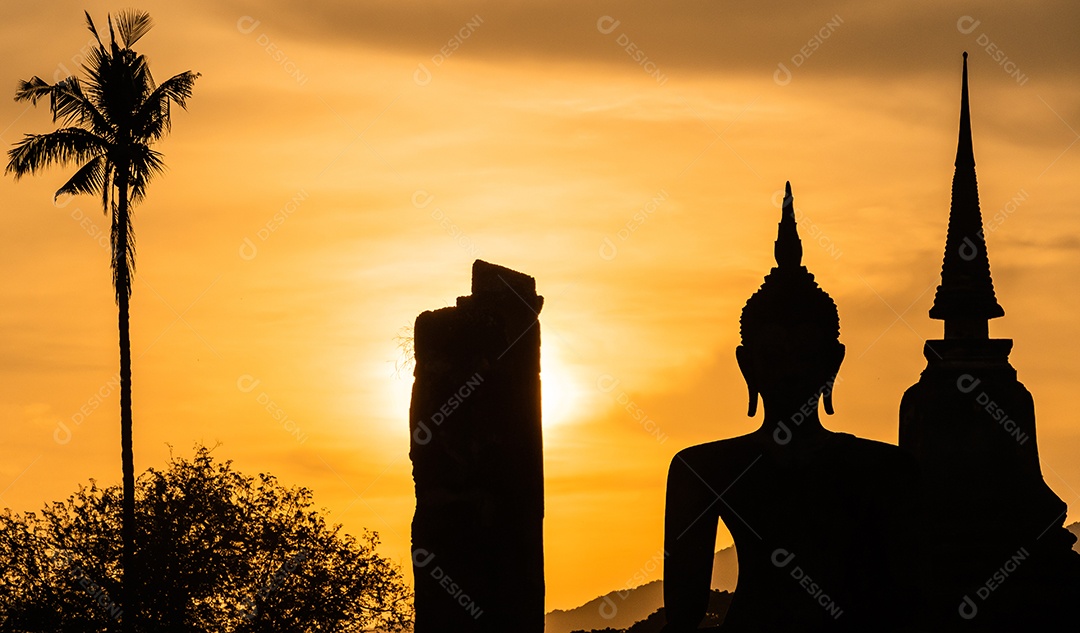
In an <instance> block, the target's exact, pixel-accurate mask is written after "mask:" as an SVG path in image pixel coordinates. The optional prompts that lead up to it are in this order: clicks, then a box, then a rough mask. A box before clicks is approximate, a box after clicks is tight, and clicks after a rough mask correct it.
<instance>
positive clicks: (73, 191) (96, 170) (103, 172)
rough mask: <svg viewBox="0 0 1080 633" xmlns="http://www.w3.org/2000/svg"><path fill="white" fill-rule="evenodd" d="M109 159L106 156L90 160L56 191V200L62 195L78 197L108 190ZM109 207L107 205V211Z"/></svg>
mask: <svg viewBox="0 0 1080 633" xmlns="http://www.w3.org/2000/svg"><path fill="white" fill-rule="evenodd" d="M107 167H108V159H107V158H106V156H105V155H98V156H95V157H94V158H92V159H90V161H89V162H87V163H86V164H85V165H83V166H82V167H80V168H79V171H77V172H75V175H74V176H72V177H71V178H70V179H69V180H68V181H67V182H66V183H65V184H64V186H63V187H60V188H59V189H57V190H56V195H55V196H54V197H55V198H58V197H60V196H61V195H62V194H65V193H66V194H70V195H78V194H81V193H101V191H102V190H103V189H108V187H109V181H108V180H107V179H106V176H107V174H108V168H107ZM107 208H108V206H107V205H106V209H107Z"/></svg>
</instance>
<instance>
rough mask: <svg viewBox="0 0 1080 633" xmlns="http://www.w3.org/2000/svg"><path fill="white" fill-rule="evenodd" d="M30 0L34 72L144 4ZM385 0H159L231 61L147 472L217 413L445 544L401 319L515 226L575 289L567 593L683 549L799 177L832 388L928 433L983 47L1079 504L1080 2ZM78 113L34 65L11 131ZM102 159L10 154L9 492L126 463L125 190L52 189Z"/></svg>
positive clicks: (3, 497) (1026, 355)
mask: <svg viewBox="0 0 1080 633" xmlns="http://www.w3.org/2000/svg"><path fill="white" fill-rule="evenodd" d="M11 4H12V3H8V4H7V5H5V6H4V7H3V8H2V9H0V14H2V17H3V19H0V25H2V26H0V34H2V37H0V47H2V50H0V60H2V61H0V85H5V86H8V88H9V89H10V90H11V93H10V94H11V95H13V94H14V88H15V82H16V80H17V79H25V78H29V77H30V76H31V75H34V74H37V75H41V76H42V77H44V78H46V79H47V80H50V81H51V80H53V79H56V78H59V77H61V76H63V74H65V73H66V71H67V70H72V69H74V68H75V66H76V65H77V62H78V59H77V58H78V56H79V48H80V47H81V46H83V45H85V43H86V42H87V40H88V38H89V33H88V32H87V31H86V30H85V28H84V26H83V18H82V10H83V9H84V8H88V9H89V10H90V11H91V13H92V14H93V15H94V17H95V19H98V20H104V15H105V13H106V12H107V11H109V10H113V11H115V10H116V9H118V8H121V7H119V6H113V5H109V4H106V3H102V2H96V1H95V2H85V1H84V2H79V3H74V2H68V1H66V0H65V1H61V2H52V3H49V4H48V5H45V6H29V5H26V6H11ZM360 4H361V3H350V2H344V1H341V2H330V3H326V2H321V3H317V4H316V5H315V6H314V7H312V6H309V5H307V3H305V4H304V5H301V4H300V3H296V6H295V7H293V6H291V5H290V3H286V2H280V1H278V2H254V1H252V2H233V3H218V2H209V1H197V2H190V3H184V7H183V8H181V7H180V6H179V5H177V4H176V3H166V2H157V1H155V2H143V3H141V4H140V5H139V8H143V9H146V10H148V11H149V12H150V13H151V15H152V16H153V17H154V18H155V20H156V22H157V26H156V27H155V28H154V29H153V30H152V31H151V32H150V34H149V35H147V36H146V37H145V38H144V39H143V40H142V41H141V42H140V44H139V48H140V50H142V51H143V52H145V53H146V54H147V55H148V56H149V57H150V60H151V63H152V68H153V70H154V72H155V75H156V77H157V78H158V79H164V78H166V77H168V76H170V75H172V74H175V73H177V72H180V71H183V70H189V69H191V70H196V71H199V72H202V73H203V77H202V78H201V79H199V81H198V83H197V85H196V89H195V95H194V97H193V99H192V101H191V107H190V110H189V111H188V112H181V111H176V112H175V113H174V129H173V134H172V136H171V137H170V138H168V139H167V140H166V141H165V142H163V143H162V144H161V145H160V146H159V149H160V150H161V151H163V152H164V154H165V158H166V162H167V164H168V165H169V170H168V172H167V173H166V174H165V175H163V176H161V177H159V178H158V179H157V180H156V181H155V182H154V183H152V185H151V188H150V190H149V195H148V198H147V200H146V202H145V203H144V204H143V205H142V206H140V207H139V208H138V210H137V212H136V225H135V226H136V234H137V237H138V249H139V250H138V280H137V282H136V283H135V288H134V296H133V300H132V338H133V356H134V408H135V425H136V426H135V459H136V468H137V469H138V470H139V471H142V470H145V469H146V468H148V467H151V466H154V467H161V466H162V465H163V464H164V463H165V462H166V460H167V459H168V455H169V450H170V448H169V446H170V445H171V446H172V447H174V450H175V451H177V452H178V453H179V454H183V455H190V453H191V447H192V446H193V445H194V444H195V443H196V442H204V443H207V444H211V445H212V444H215V443H218V442H220V443H221V447H220V448H218V449H217V453H216V454H217V455H219V456H220V457H221V458H231V459H234V460H235V462H236V465H237V467H238V468H239V469H240V470H241V471H243V472H247V473H249V474H255V473H257V472H260V471H269V472H272V473H274V474H276V475H278V476H279V477H280V478H281V480H282V481H283V482H285V483H288V484H297V485H305V486H308V487H311V488H313V489H314V490H315V496H316V502H317V503H318V504H319V505H320V506H324V507H326V508H327V509H328V510H329V512H330V515H331V518H332V520H336V521H340V522H342V523H344V524H345V526H346V528H347V530H349V531H352V532H358V531H360V530H361V529H363V528H365V527H366V528H370V529H374V530H377V531H378V532H379V533H380V534H381V536H382V538H383V541H384V546H383V552H384V553H385V554H387V555H389V556H391V557H392V558H394V559H395V560H397V561H399V562H400V563H402V564H403V566H404V567H405V568H406V572H407V573H411V572H410V570H409V569H408V564H407V563H408V542H409V523H410V520H411V517H412V509H413V498H412V484H411V478H410V464H409V460H408V455H407V452H408V442H409V438H408V422H407V407H408V398H409V389H410V387H411V376H410V375H409V372H408V369H407V368H406V369H405V370H404V371H396V368H397V367H400V365H401V362H402V359H403V355H402V352H401V350H400V348H399V342H400V339H399V338H398V337H400V336H401V335H403V334H405V333H406V331H405V330H404V328H406V327H408V326H410V325H411V323H412V321H413V319H414V318H415V317H416V315H417V314H419V313H420V312H421V311H423V310H426V309H432V308H437V307H441V306H444V305H451V304H453V302H454V299H455V297H456V296H458V295H460V294H465V293H467V292H468V288H469V270H470V264H471V262H472V260H473V259H474V258H476V257H480V258H483V259H486V260H488V261H492V262H495V263H498V264H502V265H505V266H509V267H511V268H515V269H517V270H520V271H523V272H526V273H528V274H530V275H533V276H535V277H536V279H537V288H538V291H539V292H540V293H541V294H543V295H544V296H545V299H546V300H545V303H544V310H543V312H542V314H541V323H542V328H543V357H544V361H543V368H544V374H543V377H544V384H545V388H546V389H547V393H546V394H545V407H546V420H545V434H546V437H545V446H546V454H545V459H546V477H547V499H546V503H547V518H546V523H545V530H546V561H547V583H548V607H549V608H569V607H573V606H576V605H578V604H581V603H583V602H585V601H586V600H588V599H591V598H593V597H595V596H596V595H598V594H601V593H604V592H606V591H610V590H612V589H619V588H623V587H624V586H625V585H626V584H627V583H628V581H632V584H638V582H640V580H641V579H642V578H645V579H653V578H659V577H660V569H659V565H658V564H657V562H656V561H657V558H656V557H657V555H658V552H659V551H660V550H661V543H662V521H663V505H664V499H663V485H664V477H665V473H666V468H667V463H668V461H669V460H670V458H671V456H672V455H673V454H674V453H675V452H676V451H678V450H679V449H680V448H683V447H685V446H688V445H690V444H695V443H700V442H704V441H709V440H713V439H718V438H722V437H729V436H732V435H737V434H742V433H745V432H748V431H750V430H752V429H753V428H755V427H756V425H757V424H758V422H759V421H755V420H750V419H748V418H746V416H745V390H744V386H743V383H742V380H741V378H740V376H739V374H738V370H737V368H736V366H735V362H734V353H733V349H734V347H735V346H736V344H737V336H738V325H737V324H738V317H739V310H740V309H741V306H742V304H743V302H744V301H745V299H746V298H747V297H748V296H749V295H750V294H751V293H752V292H753V291H754V290H755V289H756V287H757V286H758V285H759V284H760V282H761V279H762V277H763V276H764V275H765V274H766V273H767V272H768V269H769V267H770V266H771V265H772V262H771V256H772V240H773V239H774V237H775V230H776V222H777V220H778V218H779V209H778V206H777V205H778V204H779V197H778V193H777V192H778V191H779V190H780V189H782V187H783V184H784V181H785V180H791V182H792V186H793V189H794V194H795V205H796V207H797V208H798V209H799V211H800V229H801V231H802V235H803V240H804V249H805V251H806V255H805V257H804V263H806V264H807V265H808V267H809V268H810V270H811V271H812V272H813V273H814V274H815V275H816V277H817V279H818V281H819V282H820V283H821V285H822V286H823V287H824V288H825V289H826V290H827V291H828V292H829V293H830V294H831V295H832V296H833V298H834V299H835V300H836V302H837V304H838V306H839V310H840V316H841V340H842V342H844V343H845V344H846V345H847V360H846V362H845V364H844V366H843V369H842V370H841V382H840V384H839V387H838V389H837V392H836V396H835V402H836V409H837V414H836V415H835V416H834V417H832V418H827V419H826V420H825V422H826V425H827V426H829V428H832V429H834V430H842V431H847V432H851V433H856V434H858V435H861V436H865V437H870V438H874V439H880V440H886V441H890V442H895V441H896V427H897V409H898V406H899V402H900V397H901V395H902V393H903V391H904V389H906V388H907V387H908V386H909V385H911V384H912V383H914V382H915V381H916V380H917V379H918V376H919V372H920V371H921V370H922V368H923V366H924V360H923V358H922V341H923V340H924V339H926V338H937V337H939V336H940V333H941V325H940V324H939V323H938V322H934V321H930V320H929V319H928V317H927V314H926V313H927V310H928V309H929V307H930V305H931V303H932V301H933V290H934V287H935V286H936V284H937V283H938V273H939V270H940V264H941V253H942V249H943V246H944V237H945V228H946V221H947V214H948V208H949V185H950V179H951V176H952V159H953V155H954V152H955V143H956V140H955V139H956V123H957V117H958V102H959V76H960V52H961V51H962V50H965V49H966V50H968V51H970V52H971V58H970V71H971V98H972V120H973V127H974V138H975V155H976V160H977V162H978V174H979V178H980V193H981V199H982V206H983V214H984V220H985V221H986V222H987V225H988V227H987V242H988V249H989V253H990V260H991V266H992V272H993V275H994V281H995V285H996V289H997V294H998V297H999V300H1000V302H1001V304H1002V305H1003V306H1004V308H1005V310H1006V313H1007V316H1006V317H1005V318H1003V319H998V320H996V321H994V322H993V323H992V324H991V335H992V336H998V337H1008V338H1013V339H1014V340H1015V345H1014V351H1013V353H1012V357H1011V358H1012V363H1013V365H1014V366H1015V367H1016V368H1017V370H1018V371H1019V377H1020V379H1021V380H1022V381H1023V382H1024V383H1025V384H1026V385H1027V387H1028V388H1029V389H1030V390H1031V391H1032V393H1033V394H1034V396H1035V401H1036V406H1037V414H1038V416H1037V422H1038V428H1039V438H1038V439H1039V446H1040V449H1041V457H1042V463H1043V471H1044V474H1045V476H1046V479H1047V481H1048V482H1049V484H1050V486H1051V487H1052V488H1053V489H1054V490H1055V491H1056V492H1057V493H1058V494H1059V495H1060V496H1061V497H1062V498H1063V499H1064V500H1065V501H1066V502H1067V503H1069V504H1070V506H1072V508H1073V510H1072V511H1071V512H1070V515H1069V521H1070V522H1071V521H1075V520H1078V519H1080V513H1078V511H1077V508H1080V495H1078V494H1077V492H1076V491H1077V490H1080V460H1077V459H1076V456H1077V455H1080V426H1078V425H1077V423H1076V422H1075V421H1074V416H1073V415H1071V414H1070V408H1071V407H1072V405H1073V394H1074V393H1075V385H1077V384H1078V383H1080V367H1078V366H1077V363H1076V362H1075V360H1076V359H1077V358H1080V324H1078V322H1077V319H1076V318H1075V316H1074V315H1076V314H1078V313H1080V292H1077V291H1078V290H1080V259H1078V258H1077V257H1076V255H1077V253H1078V251H1080V240H1078V238H1077V236H1078V235H1080V218H1078V216H1077V214H1076V213H1075V210H1076V209H1077V208H1080V190H1078V189H1077V188H1076V187H1075V186H1070V185H1072V183H1073V182H1075V177H1074V175H1075V174H1076V172H1077V169H1078V168H1080V149H1078V148H1076V147H1074V145H1075V144H1076V141H1077V140H1078V139H1080V134H1078V132H1077V130H1078V129H1080V86H1078V85H1077V81H1076V77H1078V76H1080V43H1078V41H1077V39H1076V37H1075V32H1074V31H1075V24H1077V22H1078V20H1080V7H1078V6H1076V5H1075V3H1067V2H1057V3H1055V2H1044V3H1041V4H1042V5H1044V6H1043V7H1042V8H1041V9H1036V8H1033V7H1032V6H1025V7H1023V8H1017V9H1008V8H1006V7H1007V6H1008V5H1007V3H1003V2H998V3H978V4H976V3H937V2H919V3H911V2H890V3H886V4H880V3H877V4H874V5H873V6H866V5H864V4H862V3H838V4H823V5H821V6H808V5H803V4H799V5H793V6H792V7H786V6H785V5H783V4H780V3H755V4H754V5H753V8H732V7H730V6H728V5H727V4H726V3H715V2H693V3H683V4H681V5H679V6H678V7H677V8H676V9H667V8H665V9H662V10H661V9H659V8H656V7H655V6H651V5H650V6H648V7H643V6H634V7H631V6H626V4H625V3H616V2H606V3H577V2H570V1H568V0H565V1H564V0H559V1H545V2H539V1H533V2H522V3H512V5H511V6H506V3H498V2H494V1H482V2H454V3H450V2H418V1H413V2H390V1H389V0H386V1H379V2H368V3H362V5H363V6H359V5H360ZM666 6H668V5H667V4H665V7H666ZM631 45H632V47H631ZM628 47H630V53H629V54H628V52H627V48H628ZM988 47H989V51H988ZM804 48H805V51H802V52H800V51H801V49H804ZM443 49H445V50H443ZM638 51H640V53H641V54H640V57H635V56H636V55H637V54H638ZM999 52H1000V55H1001V57H1000V58H995V55H998V54H999ZM806 53H809V54H806ZM73 58H74V61H73ZM780 64H783V66H784V67H783V68H781V66H780ZM785 69H786V71H785ZM50 129H52V125H51V123H50V121H49V116H48V112H47V108H46V107H39V108H37V109H27V108H26V105H25V104H21V103H15V102H13V101H12V100H10V99H2V100H0V141H2V142H3V145H4V146H5V147H10V145H11V143H13V142H14V141H16V140H17V139H19V138H20V136H21V135H22V134H24V133H27V132H44V131H48V130H50ZM70 172H71V169H70V168H69V169H62V170H61V169H58V170H54V171H50V172H49V173H47V174H46V175H44V176H37V177H28V178H26V179H24V180H22V181H20V182H19V183H15V182H13V180H12V179H11V178H10V177H6V178H4V179H3V180H0V200H2V206H3V208H4V213H2V214H0V234H2V235H3V236H4V247H3V248H0V264H2V265H3V269H4V270H6V271H8V272H7V274H6V275H4V281H3V282H2V283H0V293H2V294H0V302H2V304H3V305H4V306H5V307H4V309H3V311H2V312H0V315H2V319H3V321H2V323H3V327H2V328H0V337H2V338H0V414H2V418H0V419H3V420H4V424H3V426H2V427H0V428H2V430H0V504H2V505H3V506H8V507H11V508H13V509H17V510H34V509H38V508H39V507H40V506H41V505H42V504H43V503H44V502H45V501H47V500H51V499H59V498H63V497H65V496H67V495H68V494H69V493H70V492H72V491H73V490H74V489H75V488H76V486H77V484H78V483H80V482H85V481H86V480H87V478H89V477H94V478H96V479H97V480H98V481H99V482H103V483H115V482H118V481H119V479H120V464H119V428H118V427H119V424H118V418H119V414H118V406H119V405H118V394H117V393H116V390H115V389H114V388H112V387H110V381H113V380H114V376H115V373H116V371H117V363H118V361H117V351H116V346H117V343H116V331H115V323H116V309H115V304H114V302H113V299H112V297H113V295H112V291H111V289H110V275H109V271H108V259H107V253H106V250H105V249H104V248H102V245H101V243H100V239H99V238H100V235H99V233H98V232H100V231H101V230H102V229H105V228H107V220H106V219H105V218H104V217H103V216H102V214H101V211H100V207H99V206H98V205H97V202H96V200H95V199H93V198H76V199H68V200H61V201H59V202H58V203H56V204H53V202H52V192H53V191H55V190H56V188H57V187H59V186H60V185H61V184H62V183H63V182H64V181H65V180H66V177H67V176H68V175H69V174H70ZM1014 199H1016V200H1017V201H1018V202H1016V203H1015V204H1012V203H1010V201H1012V200H1014ZM635 214H639V215H638V218H639V219H637V220H635ZM275 215H277V219H276V220H275ZM995 216H997V217H998V220H994V218H995ZM642 218H643V221H642ZM991 226H992V227H993V228H992V229H991ZM631 229H632V230H631ZM620 231H621V232H620ZM605 240H607V241H605ZM612 246H614V248H612ZM256 381H258V382H257V383H256ZM95 394H99V396H100V398H99V400H100V404H95V403H97V402H98V400H94V397H95ZM631 401H632V402H633V403H634V404H633V406H632V407H630V406H629V405H627V404H626V403H628V402H631ZM271 402H272V403H273V404H272V405H271V404H270V403H271ZM268 407H269V408H273V409H274V410H275V411H281V412H284V413H281V414H279V415H284V416H287V420H288V422H285V423H282V422H281V421H279V420H275V417H274V415H273V414H272V412H271V411H270V410H268ZM81 408H85V409H86V411H85V412H81ZM633 411H640V412H643V413H636V414H635V413H633ZM80 416H81V417H80ZM642 416H647V420H648V422H642V421H640V420H636V419H635V417H637V418H640V417H642ZM77 422H78V423H77ZM61 423H63V424H65V425H67V428H69V429H70V431H71V435H70V439H69V440H68V441H67V442H66V443H62V444H61V443H58V442H57V441H56V439H55V437H56V435H57V434H58V433H59V434H60V435H61V436H62V435H63V433H62V432H58V431H57V429H58V428H60V427H59V425H60V424H61ZM728 544H730V537H729V536H728V535H727V534H726V532H724V530H723V529H721V534H720V535H719V537H718V546H724V545H728Z"/></svg>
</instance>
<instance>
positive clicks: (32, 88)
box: [15, 75, 53, 105]
mask: <svg viewBox="0 0 1080 633" xmlns="http://www.w3.org/2000/svg"><path fill="white" fill-rule="evenodd" d="M52 90H53V85H52V84H50V83H48V82H47V81H45V80H44V79H42V78H41V77H38V76H37V75H35V76H34V77H31V78H30V81H26V80H23V81H20V82H19V83H18V86H17V87H16V88H15V100H16V101H29V102H30V103H31V105H37V102H38V99H40V98H42V97H47V96H49V95H50V94H52Z"/></svg>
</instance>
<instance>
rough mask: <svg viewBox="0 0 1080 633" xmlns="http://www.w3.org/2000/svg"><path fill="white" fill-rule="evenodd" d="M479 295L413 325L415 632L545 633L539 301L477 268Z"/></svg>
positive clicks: (495, 269) (512, 278)
mask: <svg viewBox="0 0 1080 633" xmlns="http://www.w3.org/2000/svg"><path fill="white" fill-rule="evenodd" d="M472 273H473V276H472V294H471V295H470V296H467V297H458V300H457V305H456V306H453V307H448V308H442V309H441V310H434V311H431V312H424V313H423V314H421V315H420V316H418V317H417V318H416V326H415V329H414V334H415V339H414V345H413V349H414V350H415V353H416V370H415V375H416V381H415V383H414V384H413V393H412V406H411V408H410V413H409V427H410V431H411V435H412V440H411V446H410V450H409V456H410V457H411V458H412V463H413V480H414V481H415V483H416V514H415V515H414V518H413V524H412V553H413V574H414V575H415V579H416V633H430V632H440V633H441V632H442V631H455V632H461V633H464V632H466V631H472V632H481V631H483V632H489V631H490V632H492V633H503V632H506V631H514V632H516V633H541V632H542V631H543V630H544V538H543V537H544V534H543V520H544V461H543V460H544V458H543V441H542V433H541V427H540V323H539V321H538V319H537V317H538V315H539V313H540V308H541V307H542V306H543V301H544V300H543V297H540V296H538V295H537V294H536V282H535V280H533V278H532V277H529V276H528V275H524V274H522V273H519V272H515V271H513V270H510V269H508V268H503V267H502V266H496V265H494V264H489V263H487V262H484V261H481V260H476V261H475V262H474V263H473V269H472Z"/></svg>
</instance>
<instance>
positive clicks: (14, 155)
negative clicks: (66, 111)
mask: <svg viewBox="0 0 1080 633" xmlns="http://www.w3.org/2000/svg"><path fill="white" fill-rule="evenodd" d="M107 147H108V145H107V143H106V142H105V141H104V140H103V139H101V138H100V137H98V136H95V135H94V134H92V133H90V132H88V131H87V130H84V129H82V128H77V127H66V128H61V129H59V130H56V131H55V132H49V133H48V134H27V135H25V136H24V137H23V139H22V140H21V141H19V142H17V143H15V147H13V148H11V149H10V150H8V164H7V167H5V168H4V173H12V174H15V179H16V180H18V179H19V177H21V176H24V175H26V174H32V173H36V172H38V171H40V170H42V169H45V168H46V167H49V166H50V165H53V164H61V165H63V164H67V163H72V162H76V163H82V162H85V161H88V160H90V159H92V158H94V157H96V156H98V155H100V154H103V153H105V151H106V149H107Z"/></svg>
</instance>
